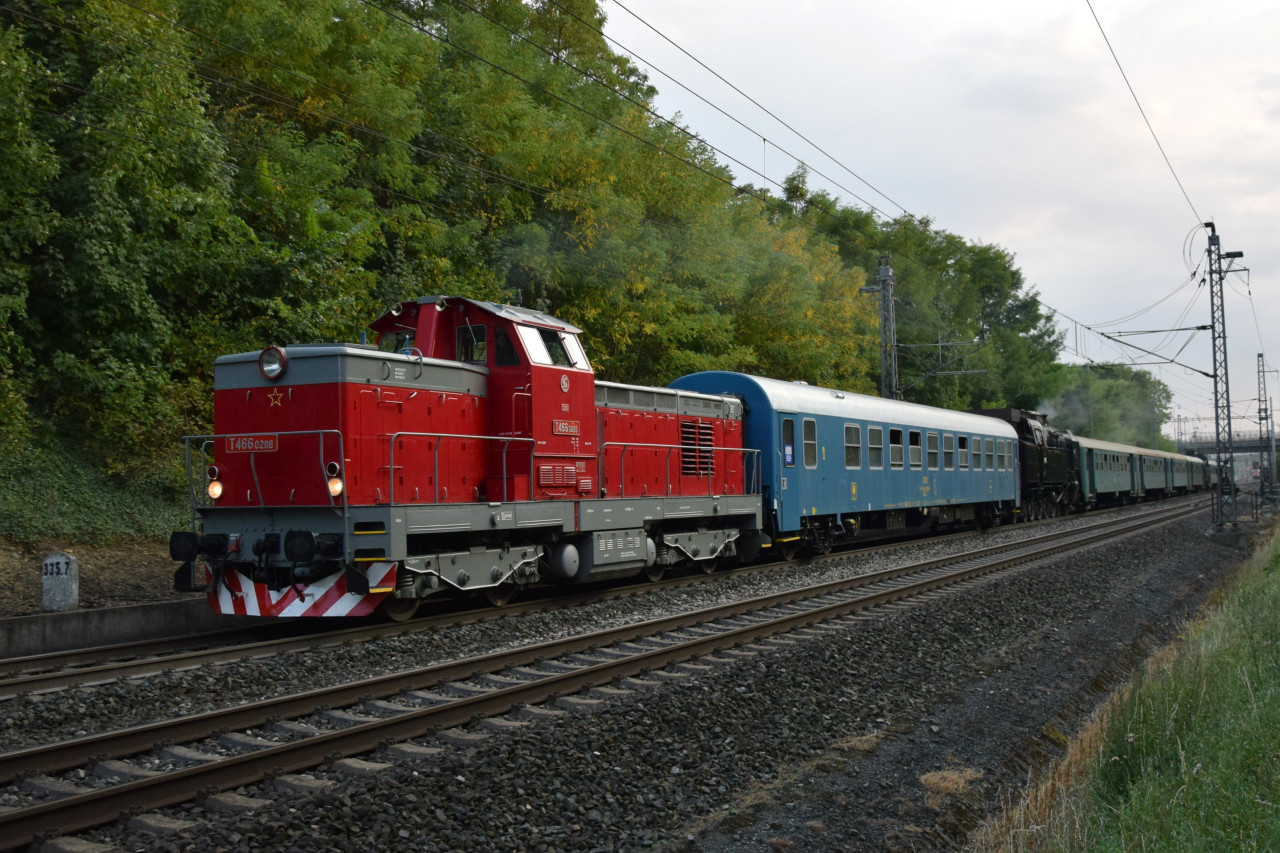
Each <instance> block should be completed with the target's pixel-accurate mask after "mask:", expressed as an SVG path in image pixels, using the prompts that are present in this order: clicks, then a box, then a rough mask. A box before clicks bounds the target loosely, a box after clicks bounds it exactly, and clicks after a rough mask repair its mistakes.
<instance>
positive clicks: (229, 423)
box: [209, 382, 342, 507]
mask: <svg viewBox="0 0 1280 853" xmlns="http://www.w3.org/2000/svg"><path fill="white" fill-rule="evenodd" d="M265 385H266V383H265V382H262V383H260V384H259V387H247V388H245V387H242V388H225V389H220V390H218V391H215V392H214V395H213V411H214V421H213V423H214V432H216V433H217V434H218V435H219V436H225V437H224V438H219V439H217V440H215V442H214V443H213V446H212V447H210V448H209V450H210V452H211V455H212V457H213V460H214V464H215V465H217V468H218V477H219V479H220V480H221V481H222V482H223V483H224V484H225V486H226V491H225V492H224V493H223V495H222V497H221V498H220V499H219V501H218V505H219V506H224V507H252V506H289V505H295V506H329V505H330V504H331V502H332V500H331V498H330V496H329V490H328V488H327V486H326V482H327V479H328V478H327V476H326V475H325V464H326V463H327V462H329V461H339V462H340V461H341V459H340V454H341V453H342V450H341V449H340V448H341V445H340V442H339V435H338V434H335V433H340V432H341V430H342V422H341V414H340V412H341V411H342V410H341V409H340V407H339V404H338V400H339V386H337V385H332V384H330V385H303V386H297V387H293V386H283V387H265ZM329 431H332V432H329ZM289 433H296V434H292V435H291V434H289Z"/></svg>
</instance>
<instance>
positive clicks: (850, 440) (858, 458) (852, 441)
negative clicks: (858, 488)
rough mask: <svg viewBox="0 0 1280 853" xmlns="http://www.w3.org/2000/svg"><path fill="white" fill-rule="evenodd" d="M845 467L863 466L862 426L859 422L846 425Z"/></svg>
mask: <svg viewBox="0 0 1280 853" xmlns="http://www.w3.org/2000/svg"><path fill="white" fill-rule="evenodd" d="M844 467H846V468H861V467H862V427H861V426H859V425H858V424H845V425H844Z"/></svg>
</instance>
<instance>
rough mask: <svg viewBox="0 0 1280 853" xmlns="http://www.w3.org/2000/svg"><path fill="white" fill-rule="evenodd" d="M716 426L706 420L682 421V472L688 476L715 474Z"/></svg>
mask: <svg viewBox="0 0 1280 853" xmlns="http://www.w3.org/2000/svg"><path fill="white" fill-rule="evenodd" d="M715 446H716V442H715V427H714V426H713V425H712V424H710V423H707V422H705V421H682V422H681V424H680V473H681V474H683V475H684V476H686V477H709V476H711V475H713V474H715V455H714V453H713V452H712V451H711V448H712V447H715Z"/></svg>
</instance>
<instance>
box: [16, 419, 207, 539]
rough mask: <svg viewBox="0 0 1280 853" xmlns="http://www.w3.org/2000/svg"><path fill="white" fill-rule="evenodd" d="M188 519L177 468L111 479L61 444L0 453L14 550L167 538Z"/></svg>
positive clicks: (25, 446)
mask: <svg viewBox="0 0 1280 853" xmlns="http://www.w3.org/2000/svg"><path fill="white" fill-rule="evenodd" d="M188 518H189V516H188V511H187V509H186V503H185V501H184V500H183V499H182V496H181V495H180V494H178V489H177V486H176V478H175V474H174V471H173V470H160V469H159V468H157V469H155V470H149V471H147V472H145V473H143V474H142V475H140V476H133V477H130V478H129V479H128V480H124V479H121V478H116V477H110V476H107V475H104V474H103V473H101V472H100V471H98V470H96V469H95V468H94V467H93V465H91V464H90V462H89V460H86V459H84V458H83V457H82V456H81V455H79V454H78V453H77V451H76V450H75V449H74V448H69V447H65V446H62V445H61V444H60V443H58V442H46V443H44V444H34V443H31V444H26V445H24V446H22V447H21V448H9V449H7V450H5V451H4V452H2V453H0V538H2V539H7V540H8V541H9V542H11V543H13V544H15V545H19V546H28V547H31V546H34V545H36V544H37V543H44V542H50V541H54V542H64V543H70V544H76V543H95V544H96V543H104V542H113V541H119V540H122V539H137V538H151V537H163V538H166V539H167V538H168V536H169V531H170V530H174V529H176V528H182V527H185V526H187V524H188Z"/></svg>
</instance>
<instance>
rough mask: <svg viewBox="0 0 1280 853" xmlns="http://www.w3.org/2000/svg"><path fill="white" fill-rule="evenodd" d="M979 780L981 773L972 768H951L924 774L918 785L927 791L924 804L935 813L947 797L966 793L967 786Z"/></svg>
mask: <svg viewBox="0 0 1280 853" xmlns="http://www.w3.org/2000/svg"><path fill="white" fill-rule="evenodd" d="M981 778H982V771H981V770H975V769H973V768H972V767H952V768H948V769H946V770H934V771H933V772H931V773H926V774H924V775H923V776H921V777H920V784H921V785H923V786H924V788H925V790H926V791H928V793H927V794H925V796H924V804H925V805H926V806H928V807H929V808H931V809H934V810H935V811H937V810H940V809H941V808H942V803H943V801H944V800H946V798H947V797H959V796H961V795H963V794H966V793H968V791H969V786H970V785H972V784H973V783H974V782H976V781H978V780H979V779H981Z"/></svg>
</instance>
